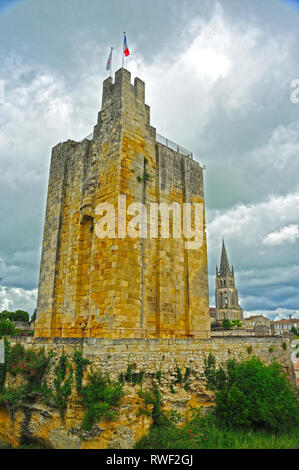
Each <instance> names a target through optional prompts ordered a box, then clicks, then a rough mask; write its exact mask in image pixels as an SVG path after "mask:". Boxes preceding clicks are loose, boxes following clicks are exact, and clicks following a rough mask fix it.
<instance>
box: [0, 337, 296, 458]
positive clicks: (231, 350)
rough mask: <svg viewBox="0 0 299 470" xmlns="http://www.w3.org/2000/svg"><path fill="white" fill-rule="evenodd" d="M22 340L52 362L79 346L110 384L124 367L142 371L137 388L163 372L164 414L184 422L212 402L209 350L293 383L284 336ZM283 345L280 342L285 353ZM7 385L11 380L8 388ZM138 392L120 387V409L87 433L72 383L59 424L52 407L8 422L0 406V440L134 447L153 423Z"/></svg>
mask: <svg viewBox="0 0 299 470" xmlns="http://www.w3.org/2000/svg"><path fill="white" fill-rule="evenodd" d="M14 341H15V340H12V344H13V343H14ZM21 342H22V344H23V345H24V346H25V348H34V349H35V350H38V349H39V348H41V347H44V348H45V350H46V352H49V351H53V352H54V357H53V361H54V362H55V361H57V360H58V358H59V357H60V355H61V354H62V351H64V352H65V353H66V354H67V355H68V357H70V358H71V357H72V356H73V352H74V349H75V348H77V349H81V348H82V350H83V357H85V358H88V359H89V360H90V361H92V368H93V370H94V371H95V370H101V371H102V372H103V373H108V374H109V375H110V377H111V378H112V379H118V377H119V374H120V373H125V372H126V371H127V367H128V364H130V365H131V366H132V369H133V372H136V373H137V372H141V371H144V372H145V378H144V383H143V390H146V389H152V385H153V376H155V375H156V373H157V372H158V371H161V381H160V383H159V384H158V385H159V389H160V392H161V395H162V403H163V409H164V411H165V412H169V411H171V410H174V411H176V412H178V413H179V414H180V415H181V416H182V418H183V420H186V419H187V418H189V417H190V405H191V406H194V407H200V406H203V407H204V409H207V408H209V407H211V406H213V405H214V393H213V392H211V391H209V390H206V388H205V382H204V379H203V377H202V372H203V368H204V355H208V353H209V352H212V353H213V354H214V355H215V357H216V359H217V363H218V364H219V363H222V362H225V361H226V360H227V359H229V358H233V357H234V358H236V359H237V360H240V359H241V358H244V359H245V358H248V357H251V356H252V355H256V356H259V357H260V358H261V359H262V360H263V361H265V362H266V363H271V361H272V360H276V361H277V362H279V363H280V364H281V365H282V368H283V370H284V372H285V373H287V374H288V375H289V377H290V379H291V380H294V370H293V366H292V363H291V359H290V355H291V352H290V340H289V339H288V338H275V337H264V338H261V337H247V338H246V337H242V338H237V337H223V338H213V339H210V340H204V339H123V340H116V339H114V340H113V339H110V340H108V339H100V338H84V339H74V338H55V339H43V338H41V339H37V338H35V339H33V338H24V339H22V340H21ZM283 343H286V345H287V348H286V349H285V348H284V347H283ZM269 348H270V349H269ZM271 351H272V352H271ZM177 367H179V368H180V370H181V372H182V377H183V381H182V383H175V382H176V381H177ZM187 368H189V370H190V372H191V373H190V375H189V376H188V383H186V382H184V376H185V372H186V369H187ZM53 370H54V367H53V366H52V367H51V372H50V374H49V376H48V381H49V383H51V381H53ZM86 375H87V371H86V373H85V378H84V382H83V384H84V383H86ZM9 377H10V376H9ZM11 380H12V379H11V378H9V381H10V383H11ZM154 380H155V379H154ZM186 385H188V386H187V387H186ZM139 388H140V386H138V385H136V386H135V387H133V386H131V385H129V384H126V385H125V386H124V391H125V396H124V397H123V398H122V399H121V402H120V405H119V407H118V417H117V418H116V419H115V420H114V421H112V422H106V421H104V420H101V421H100V422H99V423H98V424H97V425H96V426H94V427H93V428H92V431H91V432H83V431H82V430H81V429H80V427H81V423H82V417H83V413H84V409H83V408H82V406H81V405H80V404H79V403H78V397H77V395H76V392H75V387H74V386H73V394H72V397H71V399H70V401H69V404H68V408H67V412H66V418H65V421H64V422H62V421H61V418H60V416H59V413H58V411H57V410H56V409H53V408H49V407H46V406H45V405H44V404H38V403H37V404H33V405H28V406H27V407H25V408H24V409H23V410H19V411H18V412H17V413H16V416H15V419H14V421H12V420H11V418H10V417H9V414H8V413H7V411H6V410H5V409H4V408H1V409H0V439H1V440H3V441H6V442H9V443H11V444H12V445H14V446H18V445H19V440H20V437H21V436H22V435H24V432H25V433H26V434H27V436H28V435H29V436H30V437H32V438H34V439H39V440H42V441H43V442H44V443H46V444H47V445H49V446H52V447H54V448H84V449H85V448H107V447H109V448H132V447H134V444H135V442H136V440H138V439H139V438H140V437H141V436H142V435H144V434H145V433H147V432H148V430H149V427H150V425H151V422H152V420H151V417H149V416H146V415H144V414H140V411H141V409H142V408H144V407H145V404H144V402H143V400H142V399H141V398H140V397H139V396H138V390H139ZM150 406H151V405H150ZM149 409H150V408H149ZM183 422H184V421H183ZM24 423H25V424H24Z"/></svg>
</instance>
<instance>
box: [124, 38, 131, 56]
mask: <svg viewBox="0 0 299 470" xmlns="http://www.w3.org/2000/svg"><path fill="white" fill-rule="evenodd" d="M124 54H125V56H126V57H128V55H130V52H129V48H128V44H127V38H126V33H124Z"/></svg>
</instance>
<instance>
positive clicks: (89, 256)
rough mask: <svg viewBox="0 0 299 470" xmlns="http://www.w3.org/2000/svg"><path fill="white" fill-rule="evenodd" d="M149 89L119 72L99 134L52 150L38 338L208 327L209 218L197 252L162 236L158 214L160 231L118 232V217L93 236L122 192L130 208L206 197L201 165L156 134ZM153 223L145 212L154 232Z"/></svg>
mask: <svg viewBox="0 0 299 470" xmlns="http://www.w3.org/2000/svg"><path fill="white" fill-rule="evenodd" d="M144 88H145V86H144V83H143V82H142V81H141V80H140V79H138V78H136V79H135V81H134V84H133V85H132V84H131V76H130V73H129V72H128V71H127V70H125V69H120V70H118V71H117V72H116V74H115V81H114V83H113V82H112V78H111V77H109V78H107V79H106V80H105V81H104V83H103V95H102V109H101V112H100V113H99V116H98V123H97V125H96V126H95V129H94V138H93V139H92V140H91V141H88V140H84V141H83V142H80V143H79V142H74V141H71V140H68V141H67V142H64V143H60V144H58V145H56V147H54V148H53V152H52V158H51V169H50V177H49V187H48V199H47V209H46V217H45V227H44V238H43V249H42V259H41V268H40V280H39V291H38V305H37V321H36V325H35V336H36V337H57V336H58V337H79V338H80V337H106V338H135V337H162V338H163V337H170V338H171V337H204V338H208V337H209V335H210V321H209V313H208V309H209V305H208V300H209V298H208V273H207V250H206V234H205V220H204V217H203V221H202V228H201V231H202V235H203V244H202V246H201V247H200V248H196V249H191V250H186V249H185V245H184V244H185V241H186V239H185V238H183V237H182V238H181V239H175V238H173V236H172V230H170V238H168V239H165V238H161V223H160V222H159V224H160V225H159V226H158V236H157V238H149V236H147V237H146V238H139V237H138V238H135V239H132V238H130V237H129V236H125V237H122V233H123V228H122V223H121V222H120V221H119V220H118V219H117V220H116V233H117V236H118V238H116V239H109V238H104V239H99V238H98V237H97V236H96V227H97V223H98V221H99V220H100V217H99V215H97V213H96V212H97V211H96V208H97V206H98V205H99V204H100V203H103V202H105V203H106V202H108V203H111V204H113V206H114V207H115V209H118V203H119V199H118V197H119V196H125V197H126V207H128V206H129V205H130V204H131V203H133V202H134V203H143V204H145V206H146V207H147V208H148V207H149V204H150V203H152V202H155V203H159V204H160V203H166V204H169V205H170V204H172V203H173V202H175V203H178V204H179V207H180V208H181V210H182V211H183V205H184V203H186V202H192V203H201V204H204V190H203V169H202V167H201V166H200V165H199V163H198V162H196V161H193V160H192V159H191V158H189V157H186V156H184V155H183V154H181V153H179V152H177V151H174V150H171V149H169V148H168V147H166V146H165V145H162V144H161V143H158V142H157V141H156V130H155V129H154V128H153V127H152V126H151V125H150V109H149V107H148V106H147V105H146V104H145V100H144ZM116 215H117V213H116ZM131 218H132V217H131V216H130V215H128V214H127V216H126V224H127V225H128V223H129V221H130V220H131ZM170 221H171V223H170V225H172V223H173V222H172V216H171V217H170ZM151 223H152V221H151V220H150V217H149V211H148V220H147V231H148V234H149V233H150V227H151Z"/></svg>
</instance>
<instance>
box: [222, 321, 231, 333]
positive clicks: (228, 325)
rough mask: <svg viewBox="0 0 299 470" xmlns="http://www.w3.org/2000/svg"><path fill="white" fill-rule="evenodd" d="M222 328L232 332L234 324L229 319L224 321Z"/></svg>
mask: <svg viewBox="0 0 299 470" xmlns="http://www.w3.org/2000/svg"><path fill="white" fill-rule="evenodd" d="M222 328H224V329H225V330H231V328H232V324H231V322H230V321H229V320H228V319H227V318H226V319H225V320H223V322H222Z"/></svg>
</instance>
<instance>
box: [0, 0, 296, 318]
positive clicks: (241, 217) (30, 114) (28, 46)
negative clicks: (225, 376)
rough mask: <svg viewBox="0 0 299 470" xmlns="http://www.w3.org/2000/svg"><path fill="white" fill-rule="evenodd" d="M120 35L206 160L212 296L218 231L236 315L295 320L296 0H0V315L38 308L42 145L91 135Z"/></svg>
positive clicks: (157, 111) (155, 94)
mask: <svg viewBox="0 0 299 470" xmlns="http://www.w3.org/2000/svg"><path fill="white" fill-rule="evenodd" d="M240 3H241V5H242V6H240ZM124 30H125V31H126V32H127V40H128V46H129V49H130V52H131V55H130V56H129V58H128V59H127V61H126V67H127V68H128V69H129V70H130V71H131V73H132V76H133V77H134V76H136V75H137V76H139V77H140V78H141V79H143V80H144V81H145V82H146V102H147V103H148V104H149V105H150V107H151V123H152V125H153V126H154V127H156V129H157V131H158V132H159V133H160V134H162V135H165V136H167V137H168V138H169V139H172V140H174V141H175V142H177V143H179V144H180V145H182V146H184V147H186V148H188V149H189V150H191V151H193V152H194V154H195V156H196V157H195V158H196V159H197V160H198V161H199V162H200V163H201V164H205V165H206V170H205V193H206V211H207V230H208V257H209V284H210V294H211V305H214V284H215V267H216V264H219V261H220V250H221V240H222V237H223V238H224V239H225V242H226V247H227V251H228V255H229V260H230V262H231V263H232V264H233V265H234V268H235V271H236V278H237V287H238V288H239V295H240V304H241V306H242V307H243V309H244V311H245V312H246V313H249V312H251V313H256V312H263V313H264V314H266V315H268V316H269V318H279V317H283V316H285V315H288V314H290V313H292V314H293V315H295V314H297V316H298V317H299V250H298V248H299V176H298V175H299V103H297V104H295V103H293V102H292V101H291V93H292V92H294V88H292V87H291V85H292V82H293V80H294V79H299V64H298V44H299V1H297V0H292V1H286V0H284V1H282V0H280V1H279V0H263V1H262V2H261V1H260V0H242V2H240V0H221V1H216V0H200V1H199V0H194V1H193V0H151V1H150V2H146V1H144V0H126V1H124V0H109V1H108V0H86V1H84V2H82V1H81V0H23V1H17V0H15V1H12V0H0V44H1V48H0V63H1V67H0V159H1V166H0V200H1V203H0V214H1V230H0V286H1V287H0V310H1V309H3V308H7V309H11V310H15V309H17V308H23V309H27V310H28V311H30V312H33V310H34V308H35V303H36V294H37V284H38V274H39V262H40V252H41V240H42V231H43V222H44V212H45V202H46V191H47V180H48V172H49V163H50V153H51V148H52V147H53V146H54V145H56V143H57V142H60V141H64V140H67V139H68V138H72V139H74V140H81V139H82V138H84V137H85V136H86V135H88V134H90V132H91V131H92V128H93V126H94V124H95V123H96V118H97V112H98V111H99V108H100V99H101V87H102V81H103V80H104V79H105V78H106V76H107V72H106V70H105V65H106V61H107V57H108V54H109V51H110V46H114V48H115V49H114V50H115V54H114V58H113V65H114V67H115V68H116V69H118V68H119V67H120V66H121V49H122V32H123V31H124ZM298 98H299V92H298Z"/></svg>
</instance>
